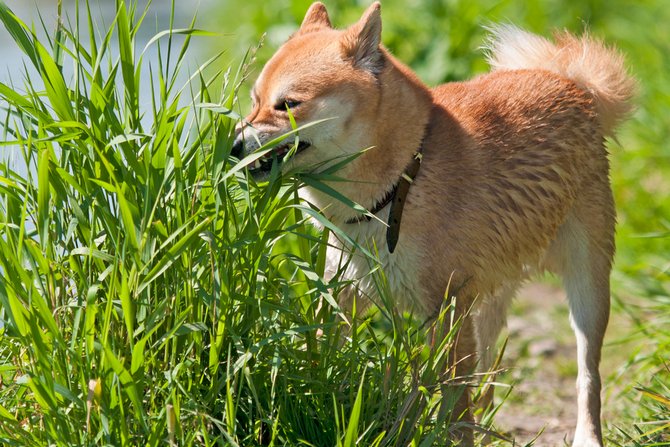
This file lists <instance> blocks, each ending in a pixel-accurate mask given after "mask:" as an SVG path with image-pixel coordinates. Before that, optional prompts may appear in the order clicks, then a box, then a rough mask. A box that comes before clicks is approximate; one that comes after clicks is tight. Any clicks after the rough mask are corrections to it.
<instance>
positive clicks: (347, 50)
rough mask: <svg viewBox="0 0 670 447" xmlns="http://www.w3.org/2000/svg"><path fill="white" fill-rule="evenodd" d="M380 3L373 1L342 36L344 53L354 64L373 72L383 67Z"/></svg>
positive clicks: (375, 72) (377, 71)
mask: <svg viewBox="0 0 670 447" xmlns="http://www.w3.org/2000/svg"><path fill="white" fill-rule="evenodd" d="M381 7H382V5H381V4H380V3H379V2H374V3H373V4H371V5H370V6H369V7H368V9H366V10H365V12H364V13H363V17H361V20H359V21H358V23H355V24H354V25H351V26H350V27H349V29H348V30H347V31H346V32H345V34H344V36H343V37H342V47H343V49H344V54H345V56H346V57H347V58H350V59H351V60H352V61H353V63H354V65H355V66H359V67H361V68H363V69H365V70H368V71H370V72H372V73H374V74H377V73H379V72H380V71H381V69H382V68H383V67H384V57H383V56H384V55H383V53H382V50H381V48H380V47H379V46H380V45H381V40H382V16H381Z"/></svg>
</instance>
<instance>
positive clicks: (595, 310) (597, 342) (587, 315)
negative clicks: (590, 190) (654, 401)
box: [552, 216, 609, 447]
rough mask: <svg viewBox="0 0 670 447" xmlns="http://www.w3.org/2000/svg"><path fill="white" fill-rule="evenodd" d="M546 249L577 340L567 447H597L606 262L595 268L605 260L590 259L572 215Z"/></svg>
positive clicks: (599, 443)
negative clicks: (573, 419)
mask: <svg viewBox="0 0 670 447" xmlns="http://www.w3.org/2000/svg"><path fill="white" fill-rule="evenodd" d="M552 251H553V255H554V256H556V258H555V259H554V261H555V262H556V263H557V266H558V271H559V274H560V275H561V276H562V277H563V283H564V285H565V290H566V292H567V295H568V303H569V305H570V323H571V325H572V328H573V330H574V331H575V337H576V339H577V366H578V374H577V405H578V407H577V414H578V415H577V428H576V432H575V439H574V440H573V443H572V446H573V447H602V445H603V444H602V433H601V428H600V387H601V384H600V373H599V371H598V365H599V363H600V350H601V347H602V340H603V336H604V333H605V329H606V327H607V320H608V318H609V267H607V268H604V269H603V270H602V271H600V270H598V267H599V265H609V261H606V262H602V260H601V259H594V256H593V252H592V251H590V250H589V243H588V239H587V237H586V233H585V231H583V229H582V227H581V225H580V223H579V221H578V220H577V219H576V218H575V217H574V216H570V217H568V220H567V221H566V222H565V223H564V224H563V225H562V226H561V228H560V230H559V233H558V237H557V240H556V244H555V246H554V247H553V250H552ZM599 261H600V262H599ZM594 273H595V275H596V276H597V277H596V276H594Z"/></svg>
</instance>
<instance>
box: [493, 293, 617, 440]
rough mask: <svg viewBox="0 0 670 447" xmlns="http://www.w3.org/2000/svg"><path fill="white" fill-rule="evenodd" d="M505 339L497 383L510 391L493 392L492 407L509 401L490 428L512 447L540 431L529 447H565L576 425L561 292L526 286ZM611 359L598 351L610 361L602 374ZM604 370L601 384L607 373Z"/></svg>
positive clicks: (609, 352)
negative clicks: (502, 370) (510, 441)
mask: <svg viewBox="0 0 670 447" xmlns="http://www.w3.org/2000/svg"><path fill="white" fill-rule="evenodd" d="M618 326H620V325H618ZM612 332H613V331H611V330H608V336H607V337H606V341H607V339H608V338H611V336H612V335H611V334H612ZM615 332H616V331H615ZM508 333H509V342H508V345H507V350H506V352H505V356H504V360H503V367H506V368H508V369H507V371H506V372H505V373H503V374H501V375H500V377H499V378H498V381H499V382H502V383H505V384H509V385H512V388H511V390H510V389H509V388H503V387H498V388H497V389H496V401H497V402H500V401H501V398H502V396H504V395H505V394H506V393H507V392H509V396H508V398H507V401H506V402H505V405H503V406H502V408H501V409H500V411H499V412H498V413H497V414H496V416H495V418H494V424H495V425H496V426H497V427H498V428H499V429H500V430H502V432H503V433H506V434H507V435H508V436H509V437H510V438H513V439H515V441H516V444H517V445H521V446H524V445H526V444H527V443H528V442H530V441H531V440H533V439H534V438H535V437H536V436H538V433H539V432H540V431H542V429H543V428H544V431H543V432H542V434H541V435H540V436H539V437H538V438H537V440H536V441H535V442H534V443H533V445H534V446H540V447H555V446H566V445H567V446H569V445H570V443H571V441H572V438H573V436H574V427H575V424H576V422H577V395H576V390H575V379H576V377H577V363H576V350H577V349H576V346H575V340H574V335H573V333H572V330H571V328H570V322H569V310H568V307H567V302H566V297H565V293H564V292H563V290H562V289H560V288H559V287H556V286H552V285H548V284H542V283H531V284H528V285H527V286H525V287H524V288H523V289H522V290H521V292H520V293H519V297H518V299H517V301H516V302H515V304H514V305H513V307H512V309H511V311H510V315H509V318H508ZM613 355H616V353H615V352H614V350H613V349H612V348H606V349H605V350H604V351H603V358H605V359H607V360H610V361H604V362H603V365H604V366H603V368H605V369H606V368H607V367H608V366H607V365H611V364H612V362H611V360H612V358H611V357H612V356H613ZM608 356H609V357H608ZM603 368H601V372H602V373H603V376H604V377H603V379H605V378H606V376H607V375H608V374H609V373H608V371H605V370H603ZM607 416H608V414H607V411H605V417H607Z"/></svg>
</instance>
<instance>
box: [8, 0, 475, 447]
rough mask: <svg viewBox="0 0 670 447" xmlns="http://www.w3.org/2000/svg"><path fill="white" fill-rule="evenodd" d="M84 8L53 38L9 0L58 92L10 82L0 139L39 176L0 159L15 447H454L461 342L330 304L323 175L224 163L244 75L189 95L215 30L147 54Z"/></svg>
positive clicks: (229, 71)
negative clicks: (199, 47) (264, 171)
mask: <svg viewBox="0 0 670 447" xmlns="http://www.w3.org/2000/svg"><path fill="white" fill-rule="evenodd" d="M86 7H87V13H86V15H84V16H83V17H79V16H77V18H76V22H75V25H74V28H73V29H69V28H67V27H62V26H59V27H58V28H57V30H56V33H55V36H54V37H53V39H52V38H49V39H48V40H47V41H43V42H40V41H39V39H38V38H37V37H36V35H35V33H34V32H33V27H32V26H29V25H25V24H24V23H23V22H21V21H20V20H19V19H18V18H16V17H15V16H14V15H13V14H12V13H11V11H10V10H9V9H8V8H7V7H6V6H5V5H4V4H1V3H0V19H2V21H3V23H4V25H5V27H6V28H7V29H8V30H9V31H10V33H11V34H12V36H13V37H14V39H15V41H16V42H17V44H19V45H20V47H21V48H22V50H23V51H24V52H25V54H26V60H27V61H28V63H30V64H32V65H33V66H34V68H35V70H36V71H37V73H38V74H39V76H40V78H41V82H42V84H43V85H44V86H45V87H44V89H43V90H42V89H41V88H40V87H37V85H38V83H37V82H36V81H37V80H36V79H34V78H31V77H30V76H29V75H26V77H25V78H24V79H23V83H22V85H21V87H22V88H18V87H16V86H14V85H12V84H8V85H6V84H2V85H0V95H1V97H2V99H3V100H4V102H5V105H4V108H3V111H4V118H3V129H4V135H5V139H4V143H3V144H4V145H5V146H6V147H7V148H8V150H10V151H15V152H13V154H14V155H18V156H19V157H20V158H21V159H22V162H23V163H24V166H25V167H26V169H25V170H24V171H25V173H22V172H20V171H21V170H19V172H17V171H13V170H12V169H11V166H10V164H9V163H8V161H7V160H3V161H2V162H1V163H0V171H1V177H0V234H1V237H0V267H1V272H2V277H1V281H0V304H1V308H2V314H1V315H2V319H3V323H4V326H3V328H2V330H0V353H1V355H0V358H1V360H0V376H1V378H2V383H3V386H2V388H1V389H0V443H2V444H4V445H12V446H44V445H58V446H84V445H149V446H158V445H173V444H174V445H184V446H187V445H206V446H214V445H220V446H223V445H226V446H227V445H232V446H236V445H239V446H254V445H290V446H296V445H306V446H307V445H309V446H335V445H337V446H343V447H351V446H353V445H370V446H390V445H397V444H400V445H412V446H417V447H418V446H420V445H422V446H425V445H430V444H432V443H433V442H438V443H442V444H446V443H448V442H449V441H448V439H449V436H450V434H451V432H453V430H454V429H455V428H456V427H457V424H453V423H450V420H451V419H452V417H453V415H452V411H451V408H452V407H453V405H454V401H455V399H456V397H457V396H458V395H459V394H460V393H462V392H463V389H464V385H463V380H464V378H457V377H453V374H452V373H453V371H452V370H446V371H444V370H445V369H446V368H445V367H444V365H445V362H446V358H447V355H448V352H449V349H450V346H451V344H452V342H453V338H454V333H453V332H451V333H449V334H446V337H445V338H444V341H443V342H442V343H441V344H439V345H431V344H430V343H428V340H430V338H426V332H427V330H429V329H430V328H427V327H423V322H420V321H413V320H412V318H411V317H407V316H402V315H398V314H397V313H396V312H395V311H394V310H393V306H392V305H389V304H388V303H389V301H384V300H383V301H382V302H380V303H378V305H379V307H380V312H379V314H378V316H377V317H376V318H375V319H374V320H373V319H372V318H371V317H366V318H364V319H362V320H358V319H355V320H352V319H351V318H349V317H347V316H346V315H345V314H343V313H342V311H341V310H340V309H339V308H338V307H337V295H338V293H339V291H340V290H341V289H342V288H344V287H346V286H348V285H349V284H348V283H346V282H341V281H340V280H339V278H338V277H337V276H336V277H335V278H334V279H332V280H331V281H330V282H327V281H326V280H325V279H324V278H323V273H324V261H325V249H326V244H325V243H324V241H325V240H327V234H328V232H327V231H325V232H324V234H323V235H318V234H316V233H315V232H314V231H313V230H308V228H307V224H306V219H307V218H308V217H309V216H311V217H314V218H320V219H323V218H322V217H320V215H319V214H318V212H317V211H315V210H313V209H312V208H310V207H309V206H307V205H306V204H303V203H300V202H299V200H298V199H297V189H298V188H300V187H301V185H302V182H301V180H304V181H310V182H311V183H312V184H318V182H319V176H318V175H309V174H305V173H300V172H294V173H291V174H290V175H285V176H282V175H280V174H279V170H278V169H277V168H276V167H275V169H274V170H273V171H272V175H271V178H270V180H269V182H268V183H267V184H263V185H262V186H259V185H257V184H255V182H254V181H253V180H252V179H250V178H248V177H247V176H245V175H244V169H245V166H246V165H248V164H249V163H252V162H253V161H254V160H255V159H256V158H258V157H259V156H261V155H263V154H264V153H267V152H268V151H269V150H271V148H272V144H277V142H278V141H277V142H273V143H270V144H268V145H266V146H264V147H263V148H261V149H260V150H259V151H258V152H256V153H255V154H253V155H250V156H248V157H246V158H245V159H244V160H241V161H239V160H236V159H234V158H232V157H230V149H231V146H232V140H233V129H234V125H235V123H236V120H237V118H238V116H237V115H236V114H235V113H234V112H232V111H231V109H232V107H233V104H234V102H235V98H236V96H237V92H238V88H239V83H240V82H241V81H242V80H243V79H244V77H245V76H246V73H245V67H246V66H245V65H244V64H240V68H238V69H234V68H230V67H226V68H224V69H222V70H218V71H216V72H215V73H214V74H213V75H210V76H209V77H205V75H204V73H203V69H204V68H206V66H208V65H209V64H210V63H211V62H213V61H214V60H215V59H216V58H213V59H211V60H210V61H208V62H207V63H206V64H204V65H203V66H202V67H200V69H198V70H197V71H195V72H194V73H193V74H192V76H191V80H192V82H190V83H189V84H187V85H185V86H180V85H177V84H176V82H175V81H176V79H177V74H178V72H179V69H180V67H181V66H182V64H183V62H184V58H185V56H186V54H187V52H188V51H190V48H189V45H190V43H191V36H193V35H202V34H208V33H205V32H203V31H199V30H196V29H193V28H189V29H185V30H172V32H171V33H170V32H161V33H159V34H157V36H156V38H155V39H154V40H152V42H151V44H150V45H148V46H147V48H146V49H145V50H144V51H143V52H142V53H140V52H139V51H138V50H139V49H138V48H136V46H135V39H136V33H137V30H138V29H139V27H140V26H143V25H142V23H141V17H142V11H136V4H134V3H133V4H129V5H126V4H124V3H123V2H121V1H119V2H117V7H118V13H117V16H116V19H115V20H114V22H113V23H112V24H111V25H110V27H109V28H108V29H101V30H96V29H95V28H94V26H93V21H92V19H91V14H90V9H88V5H86ZM80 19H81V22H79V20H80ZM194 20H195V19H194ZM79 26H83V27H88V31H89V34H90V35H91V36H98V37H93V38H91V39H90V41H88V42H81V41H80V40H79V37H78V36H79V35H80V33H79V28H78V27H79ZM175 34H182V35H185V36H186V37H185V39H184V41H183V45H182V46H181V48H175V47H174V46H175V41H174V40H173V36H174V35H175ZM112 39H117V40H118V53H115V51H113V49H112V45H111V44H110V42H111V40H112ZM161 45H162V46H165V45H167V49H168V52H167V54H168V56H169V57H168V58H165V56H163V58H162V57H161V54H163V55H164V53H161V51H160V50H161ZM145 51H158V66H151V67H149V71H150V74H151V75H152V79H155V81H153V82H151V81H149V80H148V78H147V77H146V76H145V75H144V73H145V71H143V70H144V68H143V67H142V61H143V56H144V54H145V53H144V52H145ZM249 57H253V54H250V55H249ZM65 64H72V65H73V66H74V77H73V78H72V79H66V78H65V77H64V76H63V67H64V65H65ZM142 89H151V92H152V97H153V101H152V104H151V105H150V106H149V107H148V108H147V109H141V108H140V106H139V104H140V101H139V92H140V91H141V90H142ZM22 90H23V91H22ZM214 92H216V93H214ZM344 162H346V160H344V161H342V163H344ZM333 170H334V169H330V170H328V171H327V172H325V173H324V175H325V174H332V172H331V171H333ZM328 226H329V225H328V224H327V222H326V227H327V228H328ZM331 229H332V230H333V231H337V230H336V229H335V228H332V226H331ZM358 249H359V250H363V248H361V247H358ZM371 261H372V262H374V259H373V258H371ZM374 275H375V278H376V281H377V283H378V286H379V288H380V291H383V290H385V286H384V277H383V275H382V274H381V272H376V273H374ZM382 296H385V297H387V298H388V296H387V295H386V294H382ZM385 303H386V304H385ZM451 309H452V308H451V307H450V306H449V305H447V304H445V306H444V312H443V313H442V314H441V316H440V318H439V319H438V321H437V324H440V323H441V322H443V321H444V319H445V318H446V319H449V318H452V317H453V314H452V313H451ZM380 326H383V327H385V328H386V330H384V331H380V329H379V328H380ZM457 328H458V324H455V325H454V329H453V330H454V331H455V330H456V329H457ZM436 384H443V385H444V386H443V387H441V386H437V385H436Z"/></svg>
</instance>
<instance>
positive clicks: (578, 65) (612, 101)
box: [484, 24, 637, 135]
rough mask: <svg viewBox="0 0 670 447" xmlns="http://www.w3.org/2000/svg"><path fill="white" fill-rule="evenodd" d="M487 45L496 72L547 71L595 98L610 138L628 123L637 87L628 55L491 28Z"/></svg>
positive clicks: (594, 43)
mask: <svg viewBox="0 0 670 447" xmlns="http://www.w3.org/2000/svg"><path fill="white" fill-rule="evenodd" d="M489 30H490V31H491V36H490V38H489V40H488V43H487V44H486V45H485V47H484V48H485V49H486V50H487V59H488V62H489V64H490V65H491V67H492V69H493V70H494V71H495V70H521V69H531V70H533V69H535V70H548V71H551V72H553V73H556V74H558V75H560V76H562V77H564V78H567V79H570V80H572V81H573V82H575V83H576V84H577V85H578V86H579V87H580V88H582V89H584V90H586V91H589V92H591V94H592V95H593V97H594V99H595V102H596V110H597V112H598V115H599V117H600V122H601V125H602V128H603V132H604V133H605V135H612V134H613V132H614V129H615V128H616V127H617V126H618V125H619V124H621V123H622V122H623V121H624V120H626V119H627V118H628V117H629V116H630V115H631V113H632V112H633V110H634V108H635V106H634V104H633V101H632V99H633V97H634V96H635V93H636V91H637V82H636V81H635V79H634V78H633V77H632V76H631V75H630V74H629V73H628V70H627V69H626V67H625V60H624V57H623V55H622V54H621V53H620V52H619V51H618V50H616V49H615V48H613V47H612V48H611V47H608V46H607V45H605V44H604V43H603V41H602V40H600V39H597V38H593V37H591V36H589V35H588V33H584V35H582V36H580V37H577V36H574V35H572V34H570V33H568V32H567V31H565V32H562V33H561V32H557V33H556V34H555V35H554V39H555V41H556V42H555V43H554V42H551V41H550V40H548V39H545V38H544V37H540V36H537V35H535V34H532V33H529V32H527V31H524V30H521V29H519V28H517V27H515V26H513V25H509V24H502V25H495V26H492V27H491V28H490V29H489Z"/></svg>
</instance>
